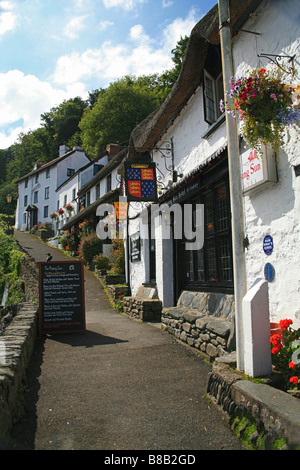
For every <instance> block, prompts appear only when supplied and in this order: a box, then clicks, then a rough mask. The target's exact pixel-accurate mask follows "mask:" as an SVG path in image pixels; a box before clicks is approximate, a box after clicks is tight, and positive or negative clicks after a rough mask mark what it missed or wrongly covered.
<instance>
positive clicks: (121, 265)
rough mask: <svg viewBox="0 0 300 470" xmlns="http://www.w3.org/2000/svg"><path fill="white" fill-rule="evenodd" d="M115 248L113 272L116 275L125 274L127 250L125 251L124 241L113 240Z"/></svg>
mask: <svg viewBox="0 0 300 470" xmlns="http://www.w3.org/2000/svg"><path fill="white" fill-rule="evenodd" d="M112 244H113V246H114V259H115V261H114V263H113V264H114V266H113V267H112V271H113V273H114V274H124V273H125V250H124V241H123V240H122V239H119V238H115V239H114V240H112Z"/></svg>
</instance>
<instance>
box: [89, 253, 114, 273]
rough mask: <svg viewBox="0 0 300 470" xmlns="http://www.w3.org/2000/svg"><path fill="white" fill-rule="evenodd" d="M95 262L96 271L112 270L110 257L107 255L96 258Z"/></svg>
mask: <svg viewBox="0 0 300 470" xmlns="http://www.w3.org/2000/svg"><path fill="white" fill-rule="evenodd" d="M93 262H94V263H95V267H96V269H99V270H101V269H106V270H109V269H110V268H111V263H110V260H109V257H108V256H106V255H97V256H95V257H94V259H93Z"/></svg>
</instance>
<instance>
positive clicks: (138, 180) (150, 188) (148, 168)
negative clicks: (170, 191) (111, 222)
mask: <svg viewBox="0 0 300 470" xmlns="http://www.w3.org/2000/svg"><path fill="white" fill-rule="evenodd" d="M124 168H125V188H126V196H127V199H128V201H156V200H157V184H156V167H155V163H153V162H151V163H141V162H125V165H124Z"/></svg>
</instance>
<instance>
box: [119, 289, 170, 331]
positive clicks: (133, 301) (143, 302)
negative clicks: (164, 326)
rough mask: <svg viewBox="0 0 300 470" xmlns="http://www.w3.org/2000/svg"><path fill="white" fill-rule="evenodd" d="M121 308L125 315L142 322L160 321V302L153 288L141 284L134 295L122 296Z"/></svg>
mask: <svg viewBox="0 0 300 470" xmlns="http://www.w3.org/2000/svg"><path fill="white" fill-rule="evenodd" d="M123 310H124V313H125V314H126V315H129V316H131V317H133V318H137V319H138V320H142V321H144V322H160V321H161V312H162V302H161V300H159V299H158V298H157V291H156V289H155V288H153V287H146V286H141V287H140V288H139V289H138V291H137V293H136V295H135V296H134V297H124V299H123Z"/></svg>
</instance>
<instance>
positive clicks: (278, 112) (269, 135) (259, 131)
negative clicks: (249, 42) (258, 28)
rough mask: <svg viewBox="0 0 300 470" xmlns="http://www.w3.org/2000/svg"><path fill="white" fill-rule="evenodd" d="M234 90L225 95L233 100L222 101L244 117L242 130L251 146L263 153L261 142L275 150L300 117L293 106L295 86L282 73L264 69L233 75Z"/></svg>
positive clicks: (221, 104)
mask: <svg viewBox="0 0 300 470" xmlns="http://www.w3.org/2000/svg"><path fill="white" fill-rule="evenodd" d="M230 83H231V90H230V92H228V91H226V92H225V95H226V96H227V97H229V98H231V102H230V103H227V102H226V104H225V105H224V102H222V100H221V103H220V107H221V110H222V111H224V109H225V108H226V110H227V112H229V113H230V112H231V113H232V115H233V116H236V115H239V117H240V119H241V120H242V127H241V133H242V135H243V137H244V139H245V140H246V142H247V143H248V144H249V145H250V147H252V148H254V149H256V150H258V151H259V152H261V145H262V144H263V145H271V146H272V147H273V149H274V150H275V151H278V148H279V147H280V146H281V145H282V144H283V131H284V128H285V126H287V125H289V124H294V123H295V122H297V121H298V120H299V119H300V112H299V111H298V110H296V109H294V108H293V93H294V91H295V87H293V86H291V85H289V84H286V83H284V81H283V80H282V78H281V76H280V73H279V72H278V71H277V70H276V71H272V70H270V71H267V70H265V69H264V68H261V69H254V70H252V71H251V72H250V73H249V74H248V75H247V76H245V77H241V78H237V79H234V78H233V77H232V78H231V81H230Z"/></svg>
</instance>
